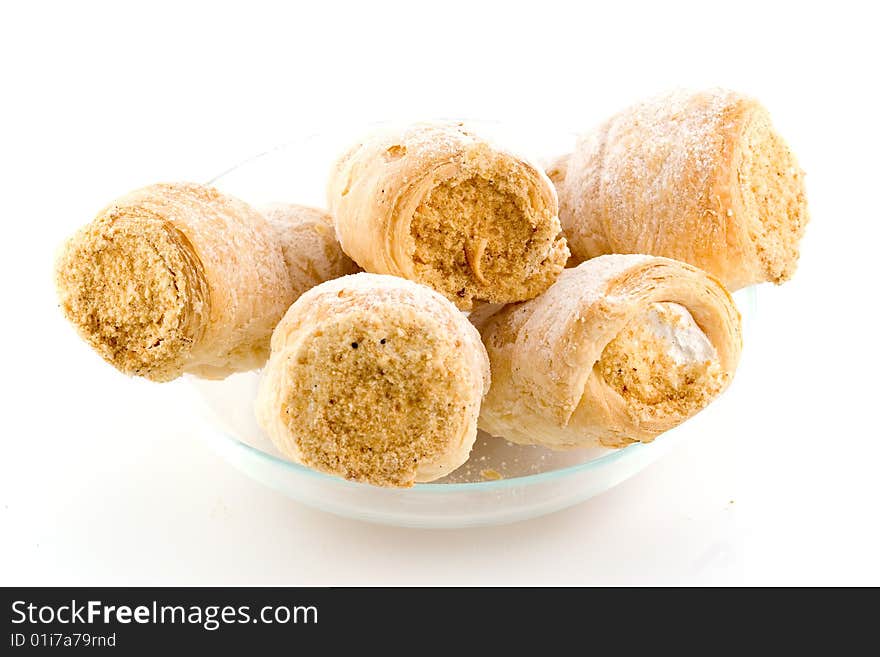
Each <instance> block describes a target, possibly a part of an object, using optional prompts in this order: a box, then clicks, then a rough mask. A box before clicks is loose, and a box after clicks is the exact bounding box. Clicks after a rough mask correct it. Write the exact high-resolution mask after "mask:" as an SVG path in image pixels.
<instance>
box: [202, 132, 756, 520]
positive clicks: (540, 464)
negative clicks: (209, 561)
mask: <svg viewBox="0 0 880 657" xmlns="http://www.w3.org/2000/svg"><path fill="white" fill-rule="evenodd" d="M469 123H471V124H477V125H476V127H477V128H478V129H479V130H480V132H481V133H488V134H490V135H491V136H494V137H495V138H497V139H499V140H503V141H502V143H505V144H509V145H511V146H512V147H515V148H517V149H518V150H519V151H520V152H523V153H526V154H528V155H532V156H536V159H538V161H541V159H542V158H541V157H540V156H541V155H550V156H552V155H555V154H556V153H563V152H565V151H566V149H568V148H570V147H571V145H572V143H573V136H572V135H571V134H570V133H560V134H556V135H552V134H551V135H547V134H541V135H535V134H533V133H531V132H529V131H528V130H518V129H516V128H515V127H513V126H502V125H500V124H497V123H488V122H473V121H470V122H469ZM374 127H375V126H368V127H366V128H364V127H363V126H361V127H360V128H359V129H358V130H355V131H350V132H345V131H339V132H336V133H334V134H314V135H309V136H307V137H304V138H301V139H297V140H294V141H290V142H287V143H285V144H283V145H281V146H279V147H277V148H274V149H272V150H271V151H268V152H266V153H261V154H260V155H257V156H255V157H252V158H250V159H248V160H246V161H245V162H242V163H241V164H239V165H237V166H235V167H233V168H231V169H229V170H227V171H225V172H224V173H222V174H220V175H219V176H217V177H216V178H214V179H213V180H212V181H211V184H214V185H216V186H217V187H218V188H219V189H221V190H223V191H226V192H228V193H230V194H234V195H236V196H239V197H241V198H242V199H244V200H246V201H248V202H249V203H251V204H253V205H256V206H259V205H260V204H262V203H271V202H275V201H289V202H295V203H301V204H305V205H314V206H317V207H323V206H324V205H325V201H324V187H325V184H326V177H327V173H328V171H329V170H330V166H331V165H332V163H333V161H334V159H335V158H336V157H337V156H338V155H339V153H341V152H343V151H344V150H345V148H346V147H347V146H349V145H350V144H351V143H353V141H354V140H356V139H357V138H358V136H360V135H362V134H364V131H365V130H370V129H372V128H374ZM735 297H736V300H737V303H738V305H739V307H740V311H741V312H742V314H743V319H744V321H747V320H748V321H749V322H750V321H752V320H753V318H754V315H755V310H756V307H757V296H756V293H755V289H754V288H749V289H746V290H743V291H741V292H739V293H737V294H736V295H735ZM746 329H747V330H748V325H747V326H746ZM188 380H189V383H190V385H191V387H192V389H193V392H194V394H195V396H196V398H197V399H198V400H199V402H200V403H199V404H198V405H197V406H198V407H199V408H201V410H202V411H203V414H204V417H205V419H206V422H207V423H208V424H209V425H210V427H211V429H210V430H209V431H206V432H204V434H203V436H204V438H205V439H206V441H207V442H208V444H209V445H210V446H211V447H212V448H213V449H214V450H215V451H216V452H217V453H219V454H220V455H221V456H222V457H224V458H225V459H226V460H227V461H228V462H229V463H231V464H232V465H233V466H235V467H236V468H238V469H239V470H241V471H242V472H244V473H246V474H248V475H249V476H251V477H253V478H254V479H256V480H257V481H259V482H261V483H263V484H266V485H268V486H270V487H272V488H274V489H276V490H278V491H280V492H282V493H284V494H286V495H288V496H290V497H292V498H293V499H295V500H297V501H299V502H302V503H303V504H307V505H309V506H312V507H315V508H317V509H321V510H323V511H328V512H330V513H335V514H338V515H342V516H346V517H350V518H357V519H359V520H366V521H370V522H378V523H385V524H391V525H401V526H410V527H437V528H442V527H445V528H453V527H472V526H480V525H490V524H501V523H507V522H514V521H517V520H524V519H527V518H534V517H536V516H540V515H544V514H547V513H551V512H553V511H557V510H559V509H563V508H565V507H568V506H571V505H573V504H576V503H578V502H581V501H583V500H586V499H588V498H590V497H593V496H594V495H598V494H599V493H602V492H603V491H606V490H608V489H609V488H611V487H612V486H615V485H617V484H619V483H620V482H622V481H624V480H626V479H628V478H630V477H632V476H633V475H635V474H636V473H638V472H639V471H641V470H642V469H643V468H645V467H646V466H648V465H649V464H650V463H652V462H653V461H655V460H656V459H657V458H659V457H660V456H661V455H662V454H663V453H665V452H666V451H667V450H668V449H670V447H672V446H673V445H674V444H675V443H676V442H678V441H679V440H683V439H687V436H688V435H689V434H692V433H694V431H693V430H691V426H690V425H689V423H685V424H683V425H682V426H680V427H678V428H676V429H674V430H673V431H669V432H667V433H666V434H664V435H663V436H661V437H659V438H658V439H657V440H655V441H654V442H653V443H650V444H634V445H631V446H629V447H626V448H624V449H619V450H608V449H583V450H569V451H553V450H548V449H544V448H541V447H532V446H521V445H513V444H511V443H508V442H507V441H505V440H503V439H499V438H492V437H491V436H488V435H487V434H484V433H482V432H481V433H480V434H479V436H478V437H477V442H476V444H475V446H474V450H473V452H472V454H471V457H470V459H469V460H468V462H467V463H466V464H465V465H463V466H462V467H461V468H459V469H458V470H456V471H455V472H453V473H451V474H450V475H448V476H446V477H444V478H443V479H440V480H438V481H436V482H432V483H430V484H417V485H416V486H414V487H413V488H410V489H403V490H397V489H384V488H377V487H374V486H369V485H366V484H359V483H355V482H350V481H345V480H343V479H340V478H337V477H332V476H329V475H325V474H322V473H320V472H316V471H314V470H311V469H309V468H306V467H304V466H301V465H298V464H296V463H291V462H289V461H287V460H285V459H284V458H283V457H282V456H281V455H280V454H279V453H278V451H277V450H275V448H274V447H273V445H272V444H271V442H270V441H269V440H268V438H267V437H266V436H265V435H264V434H263V432H262V431H261V429H260V428H259V426H258V425H257V423H256V420H255V419H254V414H253V402H254V398H255V396H256V389H257V382H258V381H259V373H258V372H248V373H245V374H237V375H234V376H231V377H229V378H227V379H225V380H223V381H205V380H201V379H197V378H195V377H188ZM705 412H707V413H711V407H710V409H708V410H707V411H705ZM698 426H700V427H701V428H702V430H703V431H705V427H706V426H707V425H706V423H699V425H698ZM499 477H500V478H499Z"/></svg>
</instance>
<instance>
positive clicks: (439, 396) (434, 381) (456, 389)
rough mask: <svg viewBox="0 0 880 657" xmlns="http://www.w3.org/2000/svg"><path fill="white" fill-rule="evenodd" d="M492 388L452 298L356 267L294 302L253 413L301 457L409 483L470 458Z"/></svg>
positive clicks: (334, 470)
mask: <svg viewBox="0 0 880 657" xmlns="http://www.w3.org/2000/svg"><path fill="white" fill-rule="evenodd" d="M488 384H489V364H488V359H487V356H486V351H485V349H484V348H483V346H482V344H481V342H480V338H479V334H478V333H477V331H476V330H475V329H474V328H473V327H472V326H471V325H470V324H469V323H468V322H467V320H466V319H465V318H464V316H463V315H462V314H461V313H459V312H458V311H457V310H456V309H455V306H453V305H452V304H451V303H450V302H449V301H448V300H446V299H445V298H444V297H442V296H440V295H439V294H438V293H436V292H434V291H433V290H431V289H430V288H427V287H425V286H422V285H419V284H416V283H414V282H411V281H407V280H404V279H400V278H396V277H392V276H383V275H377V274H366V273H360V274H355V275H352V276H345V277H343V278H340V279H337V280H335V281H330V282H328V283H324V284H322V285H319V286H318V287H316V288H313V289H312V290H310V291H309V292H307V293H306V294H304V295H303V296H302V297H300V299H299V300H298V301H297V302H296V303H294V304H293V306H291V308H290V310H289V311H288V312H287V314H286V315H285V316H284V319H283V320H282V321H281V322H280V323H279V325H278V327H277V328H276V329H275V332H274V334H273V336H272V354H271V357H270V358H269V363H268V364H267V366H266V369H265V371H264V375H263V379H262V381H261V383H260V389H259V392H258V395H257V402H256V414H257V419H258V421H259V423H260V425H261V426H262V427H263V428H264V429H265V430H266V432H267V433H268V435H269V437H270V438H271V439H272V441H273V443H274V444H275V445H276V447H278V449H279V450H280V451H281V452H282V453H284V454H285V455H286V456H287V457H289V458H291V459H292V460H294V461H296V462H298V463H302V464H304V465H308V466H310V467H312V468H315V469H317V470H321V471H323V472H327V473H330V474H334V475H338V476H341V477H345V478H347V479H352V480H355V481H362V482H366V483H371V484H375V485H379V486H394V487H407V486H412V485H413V483H414V482H421V481H431V480H433V479H437V478H439V477H442V476H444V475H446V474H449V473H450V472H451V471H452V470H454V469H455V468H457V467H458V466H460V465H461V464H462V463H464V461H465V460H467V457H468V454H469V453H470V450H471V447H472V446H473V443H474V440H475V439H476V431H477V426H476V425H477V416H478V414H479V406H480V401H481V399H482V397H483V395H484V393H485V391H486V390H487V389H488Z"/></svg>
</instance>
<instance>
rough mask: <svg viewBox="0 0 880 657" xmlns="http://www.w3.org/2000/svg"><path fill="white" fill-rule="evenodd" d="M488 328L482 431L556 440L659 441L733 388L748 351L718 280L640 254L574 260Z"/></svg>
mask: <svg viewBox="0 0 880 657" xmlns="http://www.w3.org/2000/svg"><path fill="white" fill-rule="evenodd" d="M670 304H673V305H675V306H680V307H681V308H682V310H683V311H684V312H679V311H676V312H679V315H678V316H677V317H678V318H676V317H673V316H672V315H675V312H672V310H673V309H671V308H670V307H669V306H670ZM649 313H654V314H655V315H656V317H651V316H649ZM670 313H671V314H670ZM649 321H654V322H659V324H658V325H657V328H656V331H654V333H653V336H654V337H651V335H649V333H646V332H645V325H644V324H645V323H646V322H649ZM679 322H681V324H679ZM691 325H692V326H691ZM480 332H481V334H482V337H483V341H484V343H485V345H486V349H487V352H488V354H489V358H490V362H491V367H492V387H491V388H490V391H489V394H488V395H487V397H486V400H485V402H484V404H483V407H482V411H481V414H480V428H481V429H483V430H485V431H487V432H489V433H491V434H493V435H498V436H503V437H505V438H507V439H508V440H511V441H514V442H520V443H525V444H541V445H546V446H549V447H554V448H571V447H585V446H591V445H596V444H600V445H605V446H620V445H624V444H627V443H628V442H632V441H650V440H652V439H653V438H654V437H655V436H656V435H658V434H659V433H661V432H662V431H665V430H667V429H670V428H672V427H674V426H676V425H678V424H680V423H681V422H683V421H684V420H685V419H687V418H688V417H690V416H691V415H693V414H694V413H696V412H698V411H699V410H700V409H701V408H703V407H704V406H705V405H706V404H708V403H709V401H711V399H713V398H714V397H715V396H716V395H717V394H718V393H720V392H721V390H723V388H725V387H726V386H727V385H728V383H729V382H730V380H731V378H732V376H733V373H734V371H735V369H736V365H737V363H738V360H739V354H740V349H741V331H740V319H739V313H738V312H737V311H736V308H735V306H734V304H733V301H732V300H731V298H730V296H729V294H728V293H727V291H726V290H725V289H724V287H723V286H722V285H721V284H720V283H719V282H718V281H717V280H715V279H714V278H712V277H711V276H708V275H706V274H705V273H704V272H702V271H700V270H698V269H696V268H695V267H692V266H691V265H687V264H685V263H681V262H677V261H674V260H670V259H667V258H658V257H651V256H641V255H608V256H601V257H598V258H595V259H592V260H589V261H587V262H585V263H583V264H581V265H580V266H578V267H575V268H573V269H567V270H566V271H565V272H564V273H563V274H562V276H560V278H559V280H558V281H557V282H556V283H555V284H554V285H553V286H552V287H551V288H550V289H549V290H547V291H546V292H545V293H544V294H543V295H541V296H540V297H537V298H536V299H532V300H531V301H527V302H524V303H520V304H514V305H510V306H508V307H506V308H504V309H503V310H501V311H499V312H497V313H495V314H494V315H492V316H491V317H489V318H488V319H487V320H485V321H483V322H482V324H481V328H480ZM704 343H705V344H704ZM708 353H711V356H707V355H706V354H708ZM623 366H626V367H629V368H636V371H633V370H630V371H629V372H623Z"/></svg>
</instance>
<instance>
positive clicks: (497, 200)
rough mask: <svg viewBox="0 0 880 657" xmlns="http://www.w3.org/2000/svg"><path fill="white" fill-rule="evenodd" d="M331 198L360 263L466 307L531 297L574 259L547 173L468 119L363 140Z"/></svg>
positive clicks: (343, 163)
mask: <svg viewBox="0 0 880 657" xmlns="http://www.w3.org/2000/svg"><path fill="white" fill-rule="evenodd" d="M328 205H329V208H330V212H331V213H332V214H333V216H334V218H335V220H336V232H337V235H338V236H339V241H340V243H341V244H342V248H343V250H344V251H345V252H346V253H347V254H348V255H349V256H351V257H352V258H353V259H354V261H355V262H357V263H358V265H360V266H361V267H363V268H364V269H365V270H367V271H370V272H375V273H380V274H394V275H396V276H402V277H404V278H408V279H410V280H414V281H417V282H419V283H423V284H425V285H428V286H430V287H432V288H434V289H435V290H437V291H439V292H440V293H442V294H443V295H444V296H446V297H447V298H448V299H450V300H452V301H453V302H454V303H455V304H456V305H457V306H458V307H459V308H460V309H462V310H469V309H470V308H471V307H472V305H473V303H474V302H475V301H489V302H495V303H508V302H512V301H521V300H523V299H530V298H532V297H534V296H536V295H538V294H540V293H541V292H542V291H544V290H545V289H546V288H547V287H549V286H550V285H551V284H552V283H553V281H554V280H556V277H557V276H558V275H559V272H560V271H561V270H562V268H563V267H564V265H565V262H566V260H567V259H568V249H567V247H566V244H565V239H564V238H563V237H562V236H561V233H560V226H559V220H558V216H557V215H558V203H557V199H556V194H555V191H554V189H553V186H552V184H551V183H550V181H549V180H548V179H547V177H546V175H545V174H544V173H543V171H541V170H540V168H539V167H537V166H534V165H532V164H531V163H530V162H528V161H527V160H525V159H522V158H520V157H517V156H515V155H513V154H511V153H509V152H507V151H505V150H502V149H499V148H497V147H495V146H493V145H492V144H490V143H489V142H488V141H486V140H485V139H482V138H481V137H479V136H477V135H475V134H474V133H473V132H471V131H470V130H469V129H467V128H466V127H465V126H464V125H463V124H461V123H448V124H416V125H412V126H410V127H407V128H404V129H402V130H385V131H382V132H379V133H377V134H374V135H372V136H370V137H369V138H367V139H365V140H364V141H363V142H361V143H359V144H357V145H356V146H355V147H353V148H352V149H350V150H349V152H348V153H346V154H345V155H344V156H343V157H342V158H341V159H340V160H339V161H338V162H337V164H336V165H335V167H334V169H333V171H332V173H331V176H330V182H329V185H328Z"/></svg>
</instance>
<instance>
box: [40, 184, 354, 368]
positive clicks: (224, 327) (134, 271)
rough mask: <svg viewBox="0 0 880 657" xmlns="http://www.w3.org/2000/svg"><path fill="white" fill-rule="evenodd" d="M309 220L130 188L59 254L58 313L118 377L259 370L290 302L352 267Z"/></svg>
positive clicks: (182, 190)
mask: <svg viewBox="0 0 880 657" xmlns="http://www.w3.org/2000/svg"><path fill="white" fill-rule="evenodd" d="M315 212H316V211H312V210H301V209H296V206H285V208H284V209H281V208H276V209H272V210H271V211H270V217H271V219H270V220H269V221H267V220H266V218H264V217H263V216H262V215H261V214H260V213H259V212H257V211H256V210H254V209H253V208H251V207H250V206H248V205H247V204H245V203H243V202H242V201H239V200H237V199H235V198H232V197H230V196H227V195H225V194H222V193H220V192H218V191H217V190H216V189H213V188H210V187H204V186H202V185H197V184H193V183H175V184H159V185H151V186H149V187H145V188H143V189H139V190H137V191H134V192H131V193H130V194H128V195H126V196H124V197H122V198H120V199H118V200H116V201H115V202H114V203H112V204H110V205H109V206H107V207H106V208H105V209H104V210H102V211H101V212H100V213H99V214H98V216H97V217H96V218H95V220H94V221H93V222H92V223H90V224H89V225H87V226H85V227H84V228H83V229H81V230H80V231H79V232H78V233H77V234H76V235H75V236H74V237H73V238H72V239H70V240H69V241H68V242H67V244H66V245H65V247H64V248H63V250H62V253H61V255H60V257H59V259H58V262H57V266H56V282H57V288H58V295H59V299H60V302H61V308H62V310H63V311H64V313H65V315H66V316H67V317H68V319H69V320H70V321H71V322H72V323H73V324H74V325H75V326H76V328H77V330H78V331H79V333H80V335H81V336H82V337H83V338H84V339H85V340H86V341H87V342H88V343H89V344H91V345H92V347H94V348H95V350H97V352H98V353H99V354H100V355H101V356H103V357H104V359H105V360H107V361H108V362H109V363H110V364H111V365H113V366H114V367H116V368H117V369H119V370H120V371H122V372H124V373H126V374H134V375H140V376H144V377H146V378H148V379H152V380H154V381H169V380H171V379H174V378H176V377H178V376H180V375H181V374H183V373H184V372H188V373H192V374H195V375H198V376H202V377H206V378H222V377H224V376H226V375H228V374H230V373H232V372H238V371H244V370H249V369H253V368H255V367H259V366H261V365H262V364H263V363H264V362H265V360H266V357H267V356H268V351H269V338H270V336H271V333H272V329H273V328H274V327H275V324H276V323H277V322H278V320H279V319H281V316H282V315H283V314H284V312H285V311H286V310H287V308H288V307H289V306H290V304H291V303H293V301H294V300H295V299H296V297H297V296H298V295H299V294H300V293H301V292H302V291H304V290H305V289H306V288H307V287H310V286H311V285H315V284H317V283H320V282H321V281H322V280H324V279H323V277H324V276H328V277H329V276H332V275H337V274H338V275H341V274H343V273H346V272H347V271H350V270H351V268H352V267H353V265H352V263H351V262H350V261H349V260H348V259H347V258H346V257H345V256H344V254H342V253H341V251H340V250H339V247H338V245H335V247H334V244H335V240H333V237H332V233H330V232H329V230H325V229H323V228H320V227H318V224H319V223H320V224H322V225H323V223H324V222H326V219H325V218H323V217H318V215H316V214H315ZM309 231H317V232H316V233H315V235H314V237H311V236H309ZM299 248H302V249H303V250H304V251H302V252H300V253H297V249H299ZM312 249H316V250H315V251H312ZM285 260H286V262H285Z"/></svg>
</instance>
